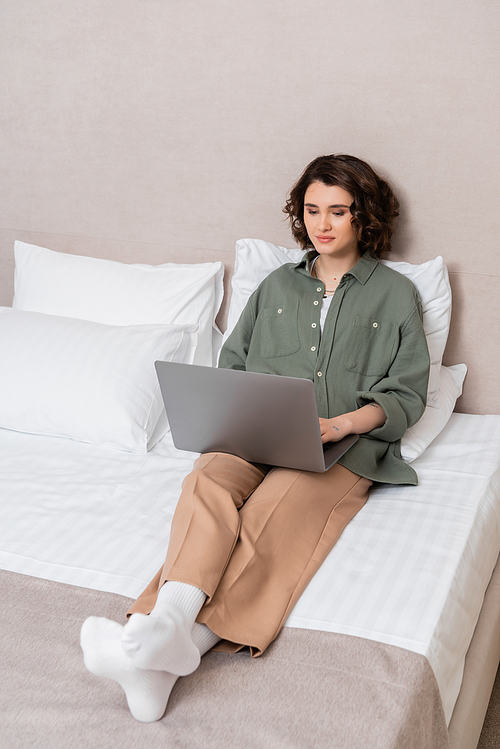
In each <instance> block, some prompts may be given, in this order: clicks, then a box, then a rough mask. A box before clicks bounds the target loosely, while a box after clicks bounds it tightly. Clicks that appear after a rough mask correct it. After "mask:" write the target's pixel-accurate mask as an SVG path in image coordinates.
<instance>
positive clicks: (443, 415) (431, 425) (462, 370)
mask: <svg viewBox="0 0 500 749" xmlns="http://www.w3.org/2000/svg"><path fill="white" fill-rule="evenodd" d="M466 374H467V367H466V366H465V364H455V365H454V366H453V367H443V366H442V367H441V372H440V377H439V395H438V405H439V407H438V408H430V407H429V406H427V408H426V409H425V411H424V414H423V415H422V417H421V418H420V419H419V421H417V423H416V424H415V425H414V426H412V427H411V428H410V429H408V430H407V431H406V433H405V435H404V437H403V439H402V440H401V456H402V458H403V460H406V461H407V462H408V463H411V462H412V461H413V460H415V459H416V458H418V457H419V455H422V453H423V452H424V450H425V449H426V448H427V447H428V446H429V445H430V443H431V442H432V441H433V440H434V439H436V437H437V436H438V434H439V433H440V432H441V431H442V430H443V429H444V428H445V426H446V424H447V423H448V420H449V418H450V416H451V414H452V412H453V409H454V408H455V403H456V402H457V398H458V397H459V396H460V395H462V385H463V382H464V379H465V375H466Z"/></svg>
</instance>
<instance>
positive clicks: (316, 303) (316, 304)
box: [314, 299, 319, 307]
mask: <svg viewBox="0 0 500 749" xmlns="http://www.w3.org/2000/svg"><path fill="white" fill-rule="evenodd" d="M318 304H319V302H318V300H317V299H316V301H315V302H314V306H315V307H317V306H318Z"/></svg>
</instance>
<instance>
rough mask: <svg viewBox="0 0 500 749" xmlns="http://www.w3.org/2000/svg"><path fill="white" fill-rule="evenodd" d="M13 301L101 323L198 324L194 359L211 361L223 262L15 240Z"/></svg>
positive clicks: (21, 306) (27, 307)
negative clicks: (77, 250) (71, 250)
mask: <svg viewBox="0 0 500 749" xmlns="http://www.w3.org/2000/svg"><path fill="white" fill-rule="evenodd" d="M14 251H15V259H16V272H15V295H14V301H13V303H12V306H13V307H14V308H15V309H21V310H28V311H31V312H44V313H45V314H48V315H60V316H64V317H73V318H79V319H82V320H92V321H93V322H99V323H103V324H105V325H143V324H148V325H149V324H161V325H164V324H189V325H198V345H197V350H196V355H195V359H194V363H195V364H202V365H206V366H212V365H213V363H214V362H213V354H212V327H213V325H214V323H215V317H216V315H217V312H218V311H219V308H220V305H221V302H222V296H223V284H222V278H223V275H224V268H223V265H222V263H220V262H217V263H198V264H178V263H165V264H163V265H129V264H126V263H118V262H115V261H113V260H101V259H98V258H92V257H82V256H80V255H68V254H65V253H62V252H54V251H53V250H47V249H45V248H43V247H37V246H35V245H31V244H26V243H25V242H19V241H16V243H15V249H14Z"/></svg>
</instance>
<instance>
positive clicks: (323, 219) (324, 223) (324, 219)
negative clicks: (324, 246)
mask: <svg viewBox="0 0 500 749" xmlns="http://www.w3.org/2000/svg"><path fill="white" fill-rule="evenodd" d="M331 228H332V226H331V223H330V218H329V216H328V214H327V213H324V214H322V215H320V217H319V224H318V229H319V230H320V231H329V230H330V229H331Z"/></svg>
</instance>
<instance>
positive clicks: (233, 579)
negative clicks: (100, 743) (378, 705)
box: [81, 453, 371, 722]
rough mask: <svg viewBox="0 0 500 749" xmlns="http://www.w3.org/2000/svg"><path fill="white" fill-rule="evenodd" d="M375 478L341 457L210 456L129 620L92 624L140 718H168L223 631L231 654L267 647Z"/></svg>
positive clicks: (90, 657)
mask: <svg viewBox="0 0 500 749" xmlns="http://www.w3.org/2000/svg"><path fill="white" fill-rule="evenodd" d="M264 478H265V479H266V480H265V481H264ZM370 486H371V482H370V481H369V480H367V479H363V478H360V477H359V476H356V475H355V474H353V473H352V472H351V471H348V470H347V469H345V468H343V467H341V466H338V465H337V466H333V467H332V468H331V469H330V470H329V471H327V472H326V473H324V474H311V473H308V472H304V471H294V470H291V469H277V468H275V469H272V471H270V472H269V473H268V474H267V475H266V473H265V471H264V470H260V469H259V468H257V467H255V466H253V465H252V464H250V463H246V462H245V461H243V460H241V459H240V458H236V457H235V456H232V455H225V454H219V453H215V454H214V453H213V454H208V455H202V456H201V457H200V458H199V459H198V460H197V461H196V463H195V467H194V469H193V471H192V472H191V473H190V474H189V475H188V476H187V477H186V479H185V482H184V485H183V491H182V494H181V497H180V499H179V503H178V506H177V509H176V512H175V515H174V519H173V522H172V529H171V538H170V543H169V547H168V551H167V557H166V560H165V564H164V566H163V568H162V569H161V570H160V571H159V573H158V574H157V575H156V577H155V578H154V580H153V581H152V582H151V583H150V585H149V586H148V587H147V588H146V590H145V591H144V592H143V593H142V595H141V596H140V597H139V599H138V600H137V601H136V603H135V604H134V605H133V606H132V608H131V610H130V612H129V615H131V616H130V620H129V622H128V623H127V624H126V625H125V626H124V627H121V626H120V625H119V624H117V623H115V622H109V620H107V619H97V618H96V617H91V618H90V619H88V620H87V621H86V622H85V623H84V625H83V628H82V637H81V642H82V648H83V651H84V658H85V665H86V666H87V668H88V669H89V671H91V672H92V673H94V674H97V675H99V676H106V677H107V678H111V679H114V680H115V681H117V682H118V683H119V684H120V685H121V686H122V688H123V689H124V691H125V694H126V696H127V700H128V704H129V707H130V710H131V712H132V714H133V715H134V717H135V718H137V720H141V721H144V722H149V721H153V720H158V719H159V718H161V716H162V715H163V712H164V711H165V708H166V704H167V701H168V698H169V696H170V692H171V690H172V688H173V686H174V684H175V682H176V680H177V678H178V676H181V675H186V674H188V673H191V672H192V671H194V670H195V669H196V668H197V667H198V664H199V662H200V657H201V655H203V653H205V652H207V650H209V649H210V648H212V647H213V646H214V645H215V644H216V643H217V642H218V641H219V639H223V640H226V641H229V642H230V643H232V644H233V645H234V647H232V646H229V649H230V650H233V651H234V650H235V649H238V647H239V646H244V645H248V646H250V648H251V650H252V653H253V654H254V655H258V654H260V653H262V652H263V651H264V650H265V649H266V647H267V646H268V645H269V644H270V642H272V640H273V639H274V638H275V637H276V636H277V634H278V632H279V630H280V629H281V627H282V626H283V624H284V622H285V620H286V617H287V616H288V614H289V612H290V611H291V608H292V607H293V605H294V604H295V602H296V601H297V599H298V597H299V596H300V594H301V592H302V591H303V590H304V588H305V586H306V585H307V583H308V582H309V580H310V579H311V577H312V576H313V574H314V573H315V572H316V570H317V569H318V567H319V566H320V565H321V563H322V562H323V560H324V559H325V557H326V555H327V554H328V552H329V551H330V549H331V547H332V546H333V544H334V543H335V542H336V540H337V538H338V537H339V535H340V533H341V532H342V530H343V529H344V527H345V526H346V525H347V523H348V522H349V520H350V519H351V518H352V517H353V516H354V515H355V514H356V513H357V512H358V511H359V510H360V509H361V507H362V506H363V504H364V503H365V502H366V499H367V497H368V490H369V487H370ZM196 620H198V621H196ZM221 645H223V643H221ZM219 647H220V646H219Z"/></svg>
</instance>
